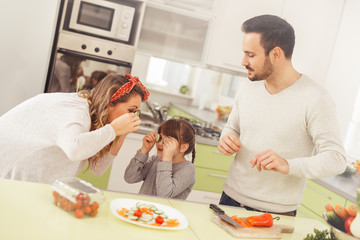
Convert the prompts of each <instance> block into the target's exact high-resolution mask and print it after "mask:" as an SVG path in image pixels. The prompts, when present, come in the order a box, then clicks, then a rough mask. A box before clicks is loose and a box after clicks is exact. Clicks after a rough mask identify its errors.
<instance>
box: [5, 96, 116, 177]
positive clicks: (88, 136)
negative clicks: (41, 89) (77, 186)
mask: <svg viewBox="0 0 360 240" xmlns="http://www.w3.org/2000/svg"><path fill="white" fill-rule="evenodd" d="M90 125H91V121H90V115H89V106H88V103H87V100H86V99H83V98H80V97H78V96H77V94H76V93H45V94H39V95H37V96H35V97H33V98H31V99H29V100H27V101H25V102H23V103H21V104H20V105H18V106H16V107H15V108H13V109H11V110H10V111H9V112H7V113H5V114H4V115H2V116H1V117H0V146H1V147H0V177H2V178H9V179H17V180H25V181H33V182H43V183H53V181H54V180H55V179H57V178H61V177H73V176H76V175H77V174H78V173H79V171H80V170H81V169H82V167H83V166H84V164H85V162H86V161H87V158H89V157H91V156H93V155H95V154H96V153H97V152H99V151H100V150H101V149H102V148H103V147H105V146H106V145H107V144H109V143H110V142H112V141H113V140H114V139H115V131H114V129H113V128H112V127H111V125H106V126H104V127H102V128H100V129H97V130H95V131H91V132H89V131H90ZM114 158H115V156H113V155H111V154H110V153H107V154H106V155H105V156H104V157H103V158H102V159H100V164H99V165H98V166H97V167H96V168H94V169H91V171H92V172H93V173H94V174H95V175H101V174H102V173H103V172H104V171H105V170H106V168H107V167H108V166H109V165H110V164H111V162H112V161H113V160H114Z"/></svg>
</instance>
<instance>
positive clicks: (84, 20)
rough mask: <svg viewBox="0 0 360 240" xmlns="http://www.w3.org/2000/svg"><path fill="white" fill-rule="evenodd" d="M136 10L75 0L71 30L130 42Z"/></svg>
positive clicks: (99, 1) (93, 0)
mask: <svg viewBox="0 0 360 240" xmlns="http://www.w3.org/2000/svg"><path fill="white" fill-rule="evenodd" d="M134 15H135V8H134V7H131V6H127V5H122V4H121V3H114V2H109V1H105V0H74V2H73V6H72V11H71V15H70V21H69V29H71V30H74V31H77V32H83V33H87V34H90V35H95V36H98V37H103V38H105V39H112V40H115V41H125V42H127V41H129V38H130V34H131V29H132V25H133V20H134Z"/></svg>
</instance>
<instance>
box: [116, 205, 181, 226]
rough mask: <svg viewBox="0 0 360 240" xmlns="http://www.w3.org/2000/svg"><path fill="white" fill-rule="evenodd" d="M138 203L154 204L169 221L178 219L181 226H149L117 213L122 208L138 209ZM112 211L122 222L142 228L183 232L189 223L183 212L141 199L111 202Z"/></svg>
mask: <svg viewBox="0 0 360 240" xmlns="http://www.w3.org/2000/svg"><path fill="white" fill-rule="evenodd" d="M138 202H141V203H145V204H153V205H154V206H156V207H157V208H158V209H161V210H163V211H164V213H165V214H166V215H167V216H168V217H169V219H173V218H176V219H177V220H178V221H179V223H180V224H179V225H178V226H177V227H163V226H153V225H149V224H145V223H141V222H138V221H133V220H130V219H128V218H125V217H123V216H121V215H119V214H118V212H117V211H116V210H121V209H122V208H127V209H130V208H132V207H136V203H138ZM110 210H111V212H112V214H114V216H115V217H117V218H120V219H121V220H124V221H126V222H129V223H132V224H136V225H139V226H142V227H148V228H156V229H166V230H181V229H184V228H186V227H187V226H188V221H187V219H186V217H185V216H184V215H183V214H182V213H181V212H179V211H178V210H176V209H175V208H173V207H170V206H167V205H163V204H160V203H154V202H149V201H144V200H139V199H131V198H117V199H114V200H112V201H111V203H110Z"/></svg>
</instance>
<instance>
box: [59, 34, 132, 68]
mask: <svg viewBox="0 0 360 240" xmlns="http://www.w3.org/2000/svg"><path fill="white" fill-rule="evenodd" d="M57 48H62V49H67V50H71V51H75V52H78V53H82V54H87V55H94V56H96V57H102V58H108V59H113V60H121V61H123V62H128V63H132V62H133V60H134V57H135V47H134V46H131V45H126V44H122V43H117V42H112V41H107V40H103V39H99V38H92V37H89V36H86V37H84V36H83V35H80V34H76V33H72V32H61V34H60V35H59V41H58V45H57Z"/></svg>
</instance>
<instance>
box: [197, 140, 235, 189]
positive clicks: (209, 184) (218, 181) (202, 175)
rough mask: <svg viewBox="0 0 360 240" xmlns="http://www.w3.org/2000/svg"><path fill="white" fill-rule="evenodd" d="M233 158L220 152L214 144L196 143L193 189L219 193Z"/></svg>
mask: <svg viewBox="0 0 360 240" xmlns="http://www.w3.org/2000/svg"><path fill="white" fill-rule="evenodd" d="M233 158H234V157H233V156H227V155H224V154H222V153H220V152H219V151H218V150H217V147H216V146H210V145H205V144H197V145H196V159H195V162H194V165H195V169H196V171H195V174H196V176H195V179H196V180H195V185H194V187H193V189H194V190H201V191H207V192H215V193H221V192H222V185H223V184H224V182H225V179H226V176H227V172H228V169H229V167H230V165H231V163H232V161H233Z"/></svg>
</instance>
